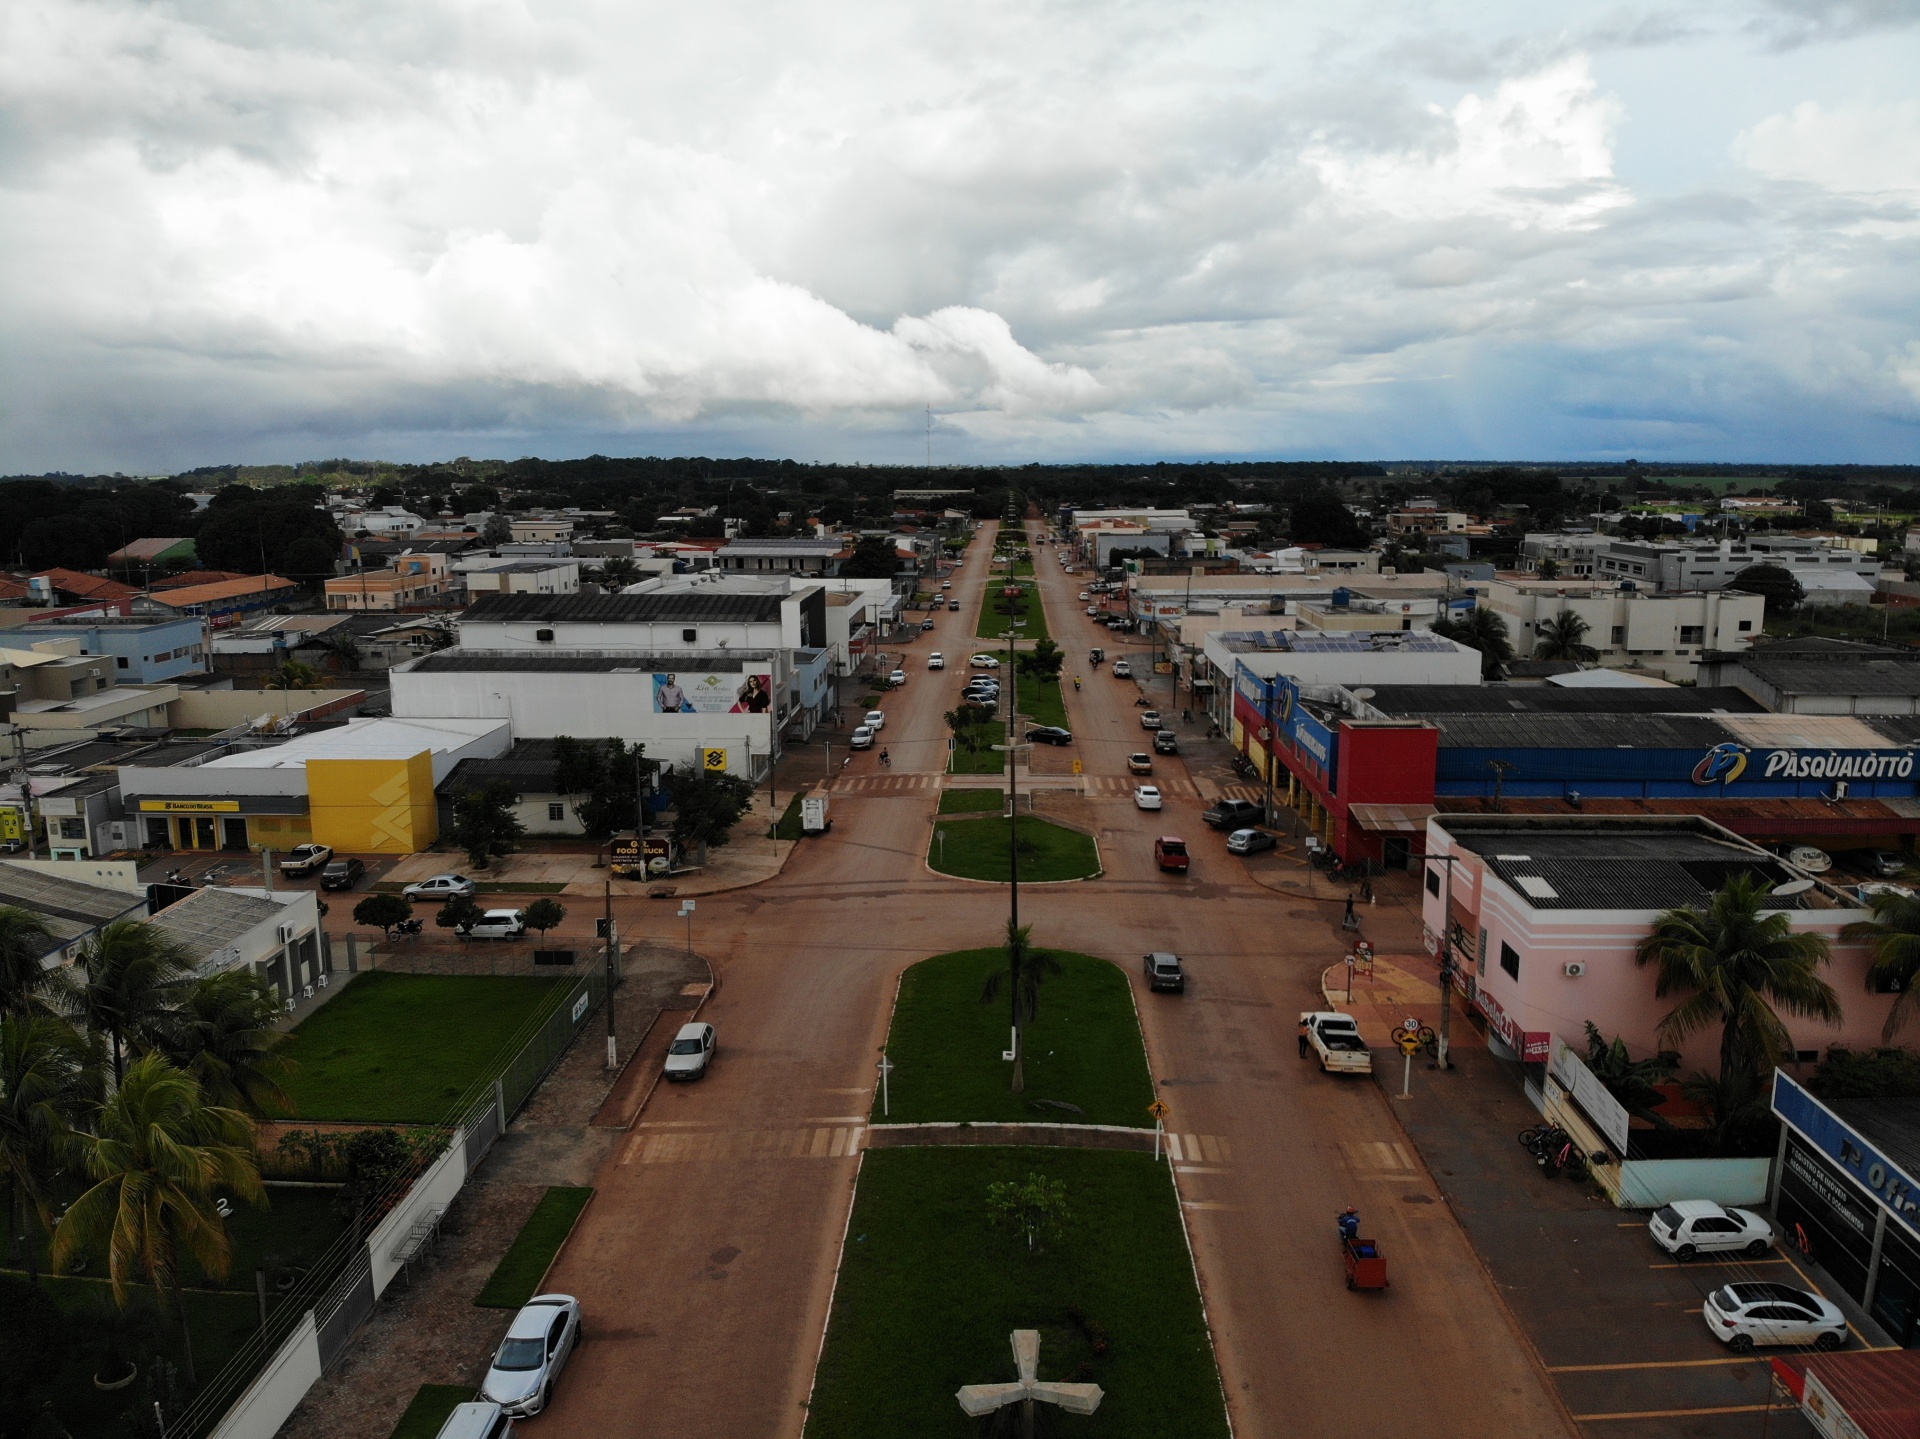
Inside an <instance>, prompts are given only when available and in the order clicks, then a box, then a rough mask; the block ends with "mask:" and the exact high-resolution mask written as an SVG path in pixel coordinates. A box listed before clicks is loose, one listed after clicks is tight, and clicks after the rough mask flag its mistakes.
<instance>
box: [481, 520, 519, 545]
mask: <svg viewBox="0 0 1920 1439" xmlns="http://www.w3.org/2000/svg"><path fill="white" fill-rule="evenodd" d="M512 540H513V521H512V520H510V519H508V518H507V517H506V516H505V515H488V516H487V522H486V523H485V524H484V525H482V526H481V527H480V543H481V544H483V545H504V544H509V543H511V542H512Z"/></svg>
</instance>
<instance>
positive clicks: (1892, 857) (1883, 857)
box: [1852, 849, 1907, 879]
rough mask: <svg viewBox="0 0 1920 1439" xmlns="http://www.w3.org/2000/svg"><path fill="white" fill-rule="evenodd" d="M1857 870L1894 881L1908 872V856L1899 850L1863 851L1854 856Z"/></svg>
mask: <svg viewBox="0 0 1920 1439" xmlns="http://www.w3.org/2000/svg"><path fill="white" fill-rule="evenodd" d="M1852 859H1853V862H1854V868H1855V869H1863V870H1865V871H1866V872H1867V873H1868V874H1871V875H1876V876H1878V877H1879V878H1881V879H1893V878H1895V877H1896V876H1898V875H1902V874H1905V873H1906V872H1907V856H1906V854H1905V853H1904V852H1902V851H1900V850H1897V849H1863V850H1859V851H1857V852H1856V853H1855V854H1854V855H1853V856H1852Z"/></svg>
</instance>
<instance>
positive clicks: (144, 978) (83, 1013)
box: [65, 919, 195, 1086]
mask: <svg viewBox="0 0 1920 1439" xmlns="http://www.w3.org/2000/svg"><path fill="white" fill-rule="evenodd" d="M194 963H195V960H194V956H193V955H192V954H191V953H189V952H188V950H187V949H186V947H185V946H184V945H182V944H181V943H180V942H179V941H178V940H176V939H174V938H173V936H172V935H170V934H168V933H167V932H166V931H165V930H163V929H156V928H155V927H154V926H153V925H150V924H145V923H143V922H141V921H140V920H137V919H120V920H115V921H114V922H113V923H112V924H109V925H107V926H106V927H105V928H104V929H102V930H101V931H100V932H99V933H98V934H96V935H94V936H93V938H91V939H89V940H88V941H87V942H86V943H85V944H84V945H82V946H81V948H80V954H79V957H78V958H77V959H75V960H74V963H73V968H72V970H71V971H70V972H69V973H68V974H67V975H66V976H65V989H66V995H65V1001H66V1008H67V1010H68V1012H69V1013H71V1014H73V1015H74V1016H76V1017H77V1018H79V1019H80V1020H81V1021H82V1022H83V1023H84V1024H85V1025H86V1027H87V1028H88V1029H89V1030H91V1031H92V1032H93V1033H94V1034H96V1035H103V1036H105V1037H106V1040H107V1045H108V1054H109V1057H110V1058H111V1060H112V1064H113V1081H114V1084H115V1085H116V1086H117V1085H119V1084H120V1083H121V1081H122V1079H123V1078H124V1076H125V1074H126V1067H127V1051H128V1050H129V1048H131V1049H135V1050H146V1049H152V1048H153V1047H154V1046H155V1045H156V1044H158V1043H159V1041H160V1040H161V1039H162V1038H163V1037H164V1035H165V1034H166V1030H167V1026H168V1025H169V1024H170V1023H172V1021H173V1019H174V1016H175V1009H176V1006H177V1005H178V1004H179V1001H180V998H181V993H182V991H183V990H184V989H185V988H186V983H185V981H186V979H187V976H189V975H190V974H192V973H193V970H194Z"/></svg>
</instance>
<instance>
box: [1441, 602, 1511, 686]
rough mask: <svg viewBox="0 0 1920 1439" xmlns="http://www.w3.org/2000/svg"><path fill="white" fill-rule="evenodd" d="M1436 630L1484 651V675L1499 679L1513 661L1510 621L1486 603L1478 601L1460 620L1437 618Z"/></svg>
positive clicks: (1482, 671) (1482, 667) (1481, 672)
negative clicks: (1508, 627) (1489, 607)
mask: <svg viewBox="0 0 1920 1439" xmlns="http://www.w3.org/2000/svg"><path fill="white" fill-rule="evenodd" d="M1433 632H1434V633H1435V634H1437V635H1440V636H1442V637H1444V638H1446V639H1450V640H1455V641H1457V642H1458V643H1460V644H1463V645H1465V646H1466V647H1467V648H1468V649H1470V650H1478V651H1480V677H1481V678H1482V679H1485V680H1497V679H1499V678H1500V677H1501V676H1502V675H1504V674H1505V673H1506V672H1507V666H1508V665H1509V664H1511V663H1513V640H1512V638H1511V637H1510V636H1509V634H1508V631H1507V622H1506V621H1505V620H1503V619H1501V618H1500V616H1499V614H1498V613H1497V612H1496V611H1494V610H1491V609H1488V608H1487V607H1486V606H1485V605H1476V606H1474V608H1472V609H1471V610H1469V611H1467V613H1466V615H1465V616H1464V617H1463V618H1461V619H1457V620H1435V621H1434V622H1433Z"/></svg>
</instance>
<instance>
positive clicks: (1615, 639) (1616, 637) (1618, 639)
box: [1607, 625, 1627, 645]
mask: <svg viewBox="0 0 1920 1439" xmlns="http://www.w3.org/2000/svg"><path fill="white" fill-rule="evenodd" d="M1610 634H1611V635H1612V638H1610V639H1609V640H1608V641H1607V643H1608V644H1610V645H1623V644H1625V643H1626V642H1627V627H1626V626H1625V625H1615V626H1614V627H1613V629H1612V630H1611V631H1610Z"/></svg>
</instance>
